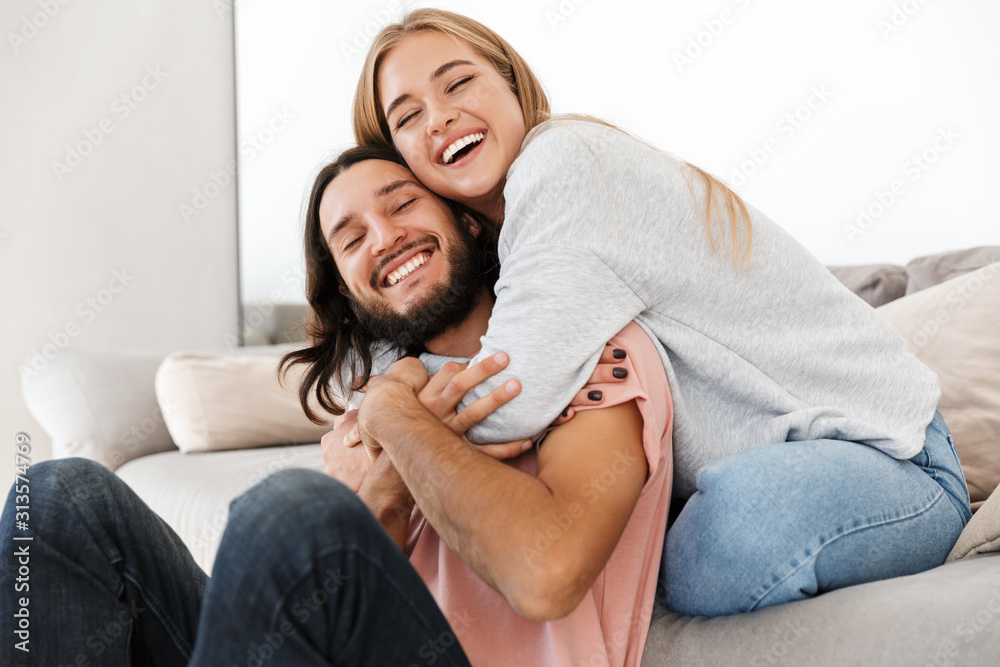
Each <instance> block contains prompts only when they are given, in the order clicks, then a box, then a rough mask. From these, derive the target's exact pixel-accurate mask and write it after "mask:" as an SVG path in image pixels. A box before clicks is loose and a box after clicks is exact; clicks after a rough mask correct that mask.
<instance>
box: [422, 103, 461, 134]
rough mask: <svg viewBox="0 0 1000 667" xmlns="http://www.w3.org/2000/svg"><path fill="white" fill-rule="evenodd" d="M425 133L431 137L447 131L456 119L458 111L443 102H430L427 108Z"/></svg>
mask: <svg viewBox="0 0 1000 667" xmlns="http://www.w3.org/2000/svg"><path fill="white" fill-rule="evenodd" d="M427 116H428V119H427V120H428V122H427V132H428V133H429V134H431V135H437V134H441V133H443V132H446V131H448V129H449V127H450V126H451V125H452V123H453V122H454V121H455V120H457V119H458V109H456V108H455V107H453V106H452V105H450V104H447V103H445V102H441V101H438V102H432V103H431V104H430V105H428V107H427Z"/></svg>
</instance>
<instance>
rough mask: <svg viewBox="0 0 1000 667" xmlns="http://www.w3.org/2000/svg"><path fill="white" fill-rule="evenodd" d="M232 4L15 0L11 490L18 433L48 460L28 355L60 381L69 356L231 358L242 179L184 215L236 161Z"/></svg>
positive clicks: (6, 250) (11, 14)
mask: <svg viewBox="0 0 1000 667" xmlns="http://www.w3.org/2000/svg"><path fill="white" fill-rule="evenodd" d="M229 9H230V11H226V5H224V4H223V3H222V2H216V3H215V4H214V5H213V2H206V1H204V0H170V1H168V0H159V1H158V2H132V1H131V0H88V1H87V2H68V0H60V1H56V0H34V1H32V0H4V2H3V3H2V4H0V34H2V35H3V42H2V43H0V82H2V83H0V90H2V92H0V118H2V119H3V123H2V125H0V201H2V202H3V211H4V215H3V216H2V217H0V318H2V322H3V338H2V345H0V369H2V372H0V397H2V400H0V426H2V428H0V442H2V445H0V452H2V453H3V461H2V462H0V472H2V473H3V477H2V480H3V483H2V485H0V486H2V488H3V489H5V490H6V489H7V484H8V483H9V480H11V479H12V478H11V476H10V473H9V471H10V470H11V469H12V467H8V466H12V464H13V458H14V456H13V450H14V437H15V434H16V433H17V432H19V431H24V432H27V433H28V434H29V435H30V436H31V439H32V441H33V445H34V448H33V453H32V459H33V460H35V461H38V460H43V459H45V458H49V456H50V447H51V443H50V442H49V440H48V438H47V436H46V435H45V434H44V433H43V432H42V430H41V428H40V426H39V425H38V424H37V423H36V422H35V421H34V420H33V419H32V418H31V416H30V415H29V414H28V412H27V409H26V408H25V406H24V404H23V402H22V400H21V393H20V382H19V375H20V372H19V366H20V365H21V364H22V362H24V361H25V360H26V359H28V358H34V360H35V363H36V368H41V369H42V370H41V372H45V371H44V367H45V365H46V363H47V362H46V356H47V357H50V358H51V357H53V355H57V354H59V353H60V351H61V350H62V349H63V348H65V347H66V346H78V347H86V348H116V349H126V350H127V349H149V350H162V351H169V350H173V349H177V348H215V349H221V348H223V347H224V346H225V344H224V338H223V337H224V335H225V334H227V333H228V334H229V335H234V334H235V333H236V329H237V318H238V311H237V308H238V305H237V302H238V296H237V262H236V192H235V186H232V185H230V186H229V187H226V188H223V189H221V190H220V191H219V192H218V193H217V196H216V197H215V198H214V199H213V200H212V201H211V203H210V204H208V205H207V206H206V207H205V208H204V210H203V211H201V212H199V213H198V215H196V216H194V217H193V218H192V219H191V220H190V222H186V221H185V220H184V219H183V215H182V210H181V205H182V204H186V205H189V206H193V204H192V202H193V200H194V198H195V195H194V190H195V189H196V188H199V189H203V188H204V187H205V184H206V183H207V182H210V179H211V174H212V172H213V171H217V170H219V169H220V167H222V166H224V165H225V164H226V162H227V161H229V160H231V159H233V158H234V156H235V151H236V149H235V144H236V140H235V125H234V90H233V55H232V54H233V36H232V15H231V8H229ZM38 26H41V27H38ZM71 151H72V152H75V153H76V154H77V156H78V157H73V156H72V155H69V156H68V153H70V152H71ZM60 164H61V165H63V166H62V167H60V166H58V165H60ZM116 276H117V277H116ZM43 354H44V355H45V356H38V355H43ZM5 492H6V491H5Z"/></svg>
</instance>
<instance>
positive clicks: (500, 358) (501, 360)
mask: <svg viewBox="0 0 1000 667" xmlns="http://www.w3.org/2000/svg"><path fill="white" fill-rule="evenodd" d="M507 359H508V357H507V353H506V352H497V353H496V354H494V355H493V360H494V361H496V362H497V363H498V364H506V363H507Z"/></svg>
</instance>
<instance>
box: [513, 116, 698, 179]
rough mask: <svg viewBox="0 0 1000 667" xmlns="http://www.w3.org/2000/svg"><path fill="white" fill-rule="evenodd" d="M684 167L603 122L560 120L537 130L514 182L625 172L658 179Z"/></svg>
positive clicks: (579, 118)
mask: <svg viewBox="0 0 1000 667" xmlns="http://www.w3.org/2000/svg"><path fill="white" fill-rule="evenodd" d="M682 165H683V163H682V162H681V161H680V160H678V159H677V158H675V157H674V156H672V155H670V154H669V153H666V152H664V151H661V150H659V149H658V148H656V147H654V146H652V145H650V144H648V143H646V142H645V141H643V140H641V139H639V138H637V137H634V136H633V135H631V134H629V133H628V132H626V131H624V130H622V129H620V128H618V127H615V126H614V125H609V124H607V123H605V122H603V121H601V120H599V119H596V118H590V117H586V116H557V117H554V118H551V119H549V120H547V121H545V122H543V123H540V124H539V125H537V126H535V127H534V128H532V130H531V131H530V132H529V133H528V135H527V136H526V137H525V139H524V142H523V143H522V144H521V152H520V154H519V155H518V157H517V159H516V160H515V161H514V163H513V165H511V170H510V172H509V173H508V178H512V177H515V178H516V177H517V176H518V175H519V173H518V172H521V173H523V174H524V175H528V174H533V175H536V176H551V175H553V173H554V172H555V173H563V174H567V173H573V172H577V173H581V172H583V173H585V172H587V171H588V170H595V173H601V174H604V175H607V174H608V173H613V172H617V171H620V170H625V171H627V172H629V173H630V174H634V172H639V173H640V176H642V174H646V175H648V176H650V177H653V175H654V174H657V173H659V175H660V176H659V177H661V178H662V175H663V172H664V171H673V172H678V173H679V172H680V169H681V166H682Z"/></svg>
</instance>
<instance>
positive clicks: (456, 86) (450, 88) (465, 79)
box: [445, 74, 475, 93]
mask: <svg viewBox="0 0 1000 667" xmlns="http://www.w3.org/2000/svg"><path fill="white" fill-rule="evenodd" d="M474 78H475V75H474V74H470V75H468V76H463V77H462V78H461V79H459V80H458V81H455V82H454V83H452V84H451V85H450V86H448V88H447V89H446V91H445V92H448V93H452V92H454V91H456V90H458V89H459V88H461V87H462V86H464V85H465V84H467V83H469V82H470V81H472V79H474Z"/></svg>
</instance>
